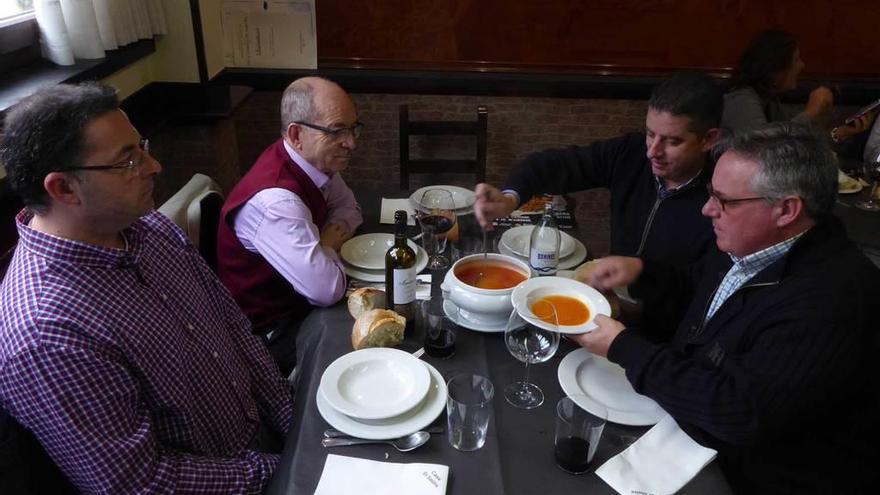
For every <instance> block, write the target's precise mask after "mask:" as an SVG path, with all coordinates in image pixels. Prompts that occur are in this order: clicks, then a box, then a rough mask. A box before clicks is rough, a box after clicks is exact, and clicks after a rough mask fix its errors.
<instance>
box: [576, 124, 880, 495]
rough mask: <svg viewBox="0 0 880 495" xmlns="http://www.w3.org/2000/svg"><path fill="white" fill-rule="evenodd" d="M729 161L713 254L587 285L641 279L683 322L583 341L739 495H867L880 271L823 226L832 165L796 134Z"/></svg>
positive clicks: (871, 486) (794, 128)
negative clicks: (710, 455) (712, 458)
mask: <svg viewBox="0 0 880 495" xmlns="http://www.w3.org/2000/svg"><path fill="white" fill-rule="evenodd" d="M725 147H726V151H725V152H724V153H723V155H721V157H720V158H719V160H718V163H717V165H716V166H715V171H714V174H713V176H712V180H711V183H710V187H709V194H710V199H709V201H707V202H706V205H705V206H704V207H703V214H704V215H706V216H707V217H708V218H710V219H711V221H712V225H713V227H714V231H715V234H716V237H717V249H714V250H713V251H712V252H709V253H708V254H707V255H706V256H705V257H704V258H703V259H702V260H701V261H700V262H698V263H696V264H693V265H691V266H690V267H688V268H687V269H682V268H672V267H664V266H662V265H661V264H659V263H656V262H652V261H650V260H643V259H639V258H625V257H609V258H605V259H604V260H601V261H600V262H599V263H598V266H597V267H596V268H595V269H594V271H593V272H592V273H591V274H590V275H589V276H588V278H589V280H587V282H588V283H590V284H592V285H594V286H596V287H598V288H600V289H608V288H610V287H616V286H619V285H626V284H629V283H631V282H633V281H635V280H636V278H638V279H639V282H640V284H639V289H640V290H642V291H653V292H654V293H656V294H663V295H664V304H665V305H668V306H674V307H678V308H682V310H683V311H682V314H683V315H684V316H683V318H682V319H681V320H680V323H679V325H678V328H677V329H676V330H675V331H674V332H673V333H671V334H667V335H650V334H651V333H655V334H656V333H657V329H658V328H663V325H654V324H653V323H652V322H650V321H647V322H645V324H644V325H643V326H642V328H633V329H627V328H624V326H623V325H622V324H621V323H619V322H617V321H615V320H612V319H610V318H605V317H602V316H599V317H597V320H596V322H597V324H598V325H599V328H598V329H597V330H595V331H593V332H591V333H588V334H584V335H581V336H578V337H577V341H578V342H579V343H580V344H581V345H582V346H584V347H585V348H587V349H588V350H589V351H590V352H592V353H594V354H598V355H601V356H606V355H607V357H608V359H609V360H611V361H613V362H615V363H617V364H619V365H621V366H622V367H623V368H625V369H626V375H627V378H628V379H629V381H630V382H631V383H632V385H633V387H634V388H635V390H636V391H638V392H639V393H642V394H645V395H647V396H649V397H651V398H653V399H654V400H656V401H657V402H658V403H659V404H660V405H661V406H662V407H663V408H664V409H665V410H666V411H667V412H668V413H669V414H671V415H672V417H674V418H675V420H676V421H677V422H678V423H679V425H681V426H682V428H683V429H684V430H685V431H687V432H688V433H690V434H691V435H692V436H693V437H694V438H695V439H696V440H697V441H699V442H700V443H703V444H704V445H707V446H710V447H712V448H715V449H717V450H718V451H719V461H720V462H721V467H722V468H723V470H724V472H725V474H726V475H727V477H728V480H729V481H730V483H731V485H732V486H733V487H734V488H735V490H736V491H737V492H739V493H749V494H752V493H798V494H805V493H874V492H875V490H876V489H877V486H878V485H877V483H878V481H880V479H878V473H880V472H878V471H877V463H878V447H877V445H878V442H880V427H878V423H877V418H880V406H878V401H880V394H878V392H877V391H878V390H880V373H878V372H877V365H876V364H875V361H876V357H877V355H878V353H880V338H878V336H880V332H878V327H877V324H876V314H877V312H876V304H877V303H878V301H880V270H878V269H877V267H875V266H874V265H873V264H872V263H871V262H870V261H869V260H868V259H867V258H866V257H865V256H864V255H863V254H862V253H861V252H860V251H859V250H858V248H857V247H856V246H855V244H853V243H852V242H851V241H850V240H849V239H848V238H847V236H846V232H845V231H844V228H843V225H842V224H841V222H840V221H839V220H837V219H836V218H835V217H834V216H833V215H832V213H831V210H832V208H833V206H834V203H835V200H836V197H837V168H836V166H835V161H834V158H833V155H832V154H831V152H830V150H829V149H828V148H827V146H826V145H825V144H824V142H823V141H822V140H821V139H819V138H818V137H816V136H815V135H813V134H811V133H810V131H809V130H808V129H807V128H805V127H802V126H798V125H797V124H791V123H777V124H772V125H770V126H768V127H766V128H763V129H759V130H756V131H751V132H749V133H745V134H743V135H740V136H737V137H736V138H734V140H733V141H732V142H731V143H728V144H726V145H725ZM649 337H650V338H649Z"/></svg>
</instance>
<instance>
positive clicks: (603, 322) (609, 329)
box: [570, 315, 626, 357]
mask: <svg viewBox="0 0 880 495" xmlns="http://www.w3.org/2000/svg"><path fill="white" fill-rule="evenodd" d="M595 322H596V325H598V326H599V328H596V329H595V330H593V331H592V332H587V333H582V334H580V335H570V337H571V339H572V340H574V341H575V342H577V343H578V345H580V346H581V347H583V348H584V349H586V350H588V351H590V352H591V353H593V354H596V355H597V356H602V357H605V356H607V355H608V348H609V347H611V343H612V342H614V339H615V338H617V336H618V335H620V332H622V331H624V330H625V329H626V327H624V326H623V323H621V322H619V321H617V320H612V319H611V318H609V317H607V316H605V315H596V319H595Z"/></svg>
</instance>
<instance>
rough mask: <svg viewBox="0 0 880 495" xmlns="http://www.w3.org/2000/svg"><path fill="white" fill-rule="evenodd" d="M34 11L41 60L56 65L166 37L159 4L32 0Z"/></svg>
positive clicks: (155, 0) (117, 0) (137, 0)
mask: <svg viewBox="0 0 880 495" xmlns="http://www.w3.org/2000/svg"><path fill="white" fill-rule="evenodd" d="M34 11H35V13H36V17H37V24H38V25H39V26H40V44H41V45H42V49H43V57H45V58H47V59H49V60H51V61H52V62H55V63H56V64H58V65H72V64H73V63H74V61H75V60H74V59H77V58H82V59H96V58H104V51H105V50H115V49H117V48H119V47H120V46H125V45H127V44H129V43H133V42H135V41H138V40H142V39H146V38H152V37H154V36H155V35H158V34H166V33H167V27H166V24H165V11H164V10H163V8H162V0H34Z"/></svg>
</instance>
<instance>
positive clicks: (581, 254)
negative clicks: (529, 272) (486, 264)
mask: <svg viewBox="0 0 880 495" xmlns="http://www.w3.org/2000/svg"><path fill="white" fill-rule="evenodd" d="M572 239H574V238H572ZM574 243H575V247H574V252H573V253H571V255H570V256H566V257H565V258H559V266H557V267H556V268H557V269H559V270H569V269H571V268H574V267H576V266H578V265H580V264H581V262H583V261H584V260H585V259H587V246H584V243H583V242H581V241H579V240H577V239H574ZM498 252H499V253H501V254H504V255H507V256H514V257H516V258H519V259H521V260H523V261H525V262H526V263H528V262H529V258H528V257H526V256H520V255H518V254H516V253H514V252H513V251H511V250H510V248H508V247H507V246H505V245H504V243H501V242H499V243H498Z"/></svg>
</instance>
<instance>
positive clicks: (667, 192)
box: [654, 172, 700, 199]
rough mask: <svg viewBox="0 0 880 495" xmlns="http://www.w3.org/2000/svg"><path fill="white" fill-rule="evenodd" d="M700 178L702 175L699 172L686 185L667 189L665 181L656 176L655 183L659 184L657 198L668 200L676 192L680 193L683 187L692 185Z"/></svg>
mask: <svg viewBox="0 0 880 495" xmlns="http://www.w3.org/2000/svg"><path fill="white" fill-rule="evenodd" d="M699 176H700V173H699V172H697V175H695V176H693V177H691V178H690V179H688V181H687V182H685V183H684V184H682V185H680V186H678V187H673V188H667V187H666V182H665V181H664V180H663V179H661V178H660V177H657V176H656V175H655V176H654V181H655V182H656V183H657V196H658V197H659V198H660V199H666V198H668V197H669V196H671V195H673V194H675V193H676V192H678V190H679V189H681V188H682V187H685V186H687V185H688V184H690V183H691V182H693V181H694V179H696V178H697V177H699Z"/></svg>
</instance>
